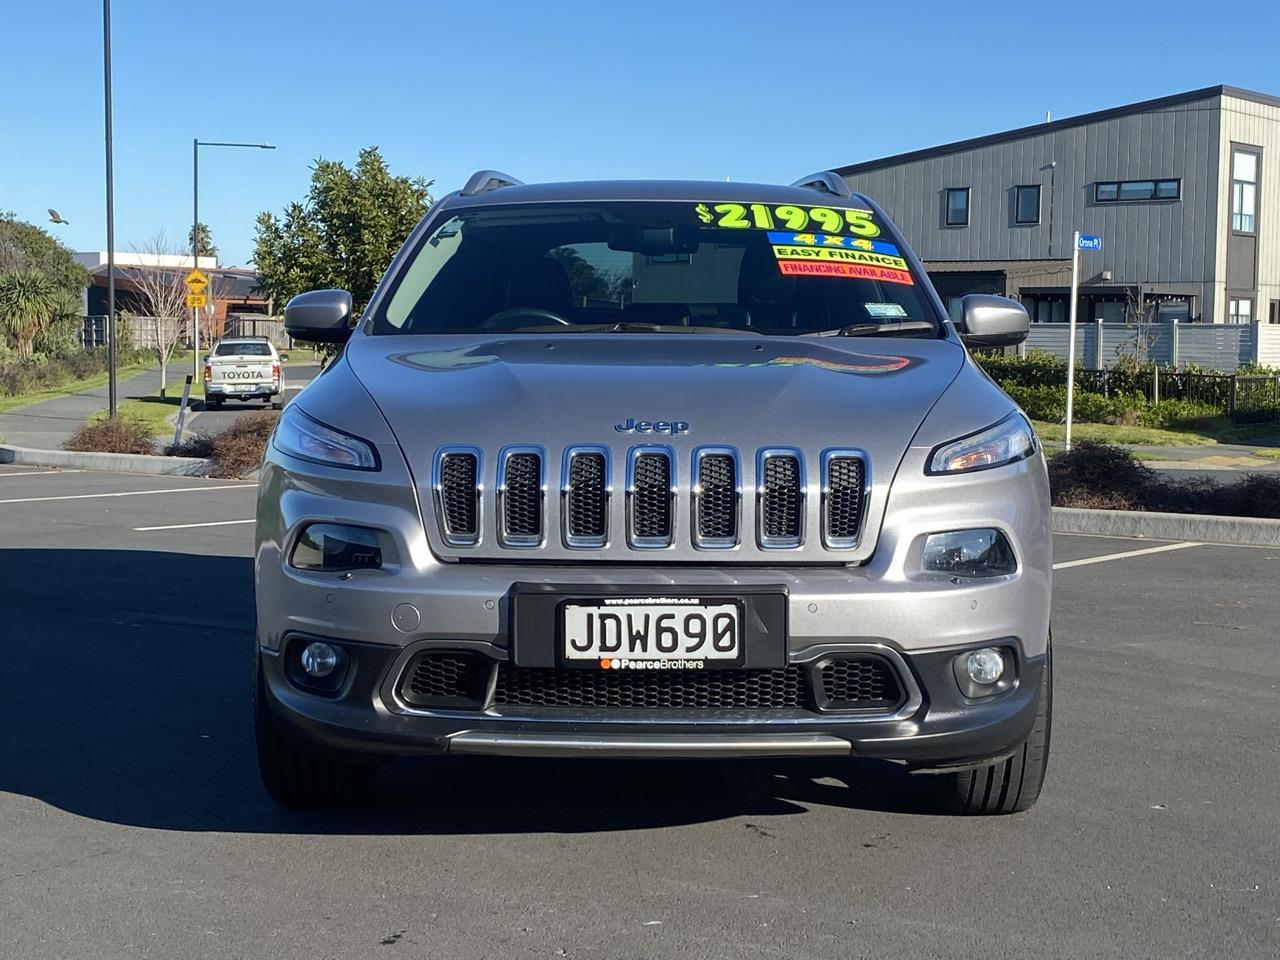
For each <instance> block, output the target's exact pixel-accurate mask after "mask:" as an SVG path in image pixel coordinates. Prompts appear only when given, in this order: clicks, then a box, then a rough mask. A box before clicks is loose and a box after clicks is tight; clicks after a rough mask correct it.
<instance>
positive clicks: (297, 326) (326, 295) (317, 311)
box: [284, 290, 352, 343]
mask: <svg viewBox="0 0 1280 960" xmlns="http://www.w3.org/2000/svg"><path fill="white" fill-rule="evenodd" d="M351 310H352V301H351V294H350V293H348V292H347V291H346V290H310V291H308V292H306V293H300V294H298V295H297V296H296V297H294V298H293V299H292V300H290V301H289V303H288V304H287V305H286V306H285V308H284V329H285V333H287V334H289V336H291V337H293V339H295V340H306V341H308V342H310V343H345V342H346V340H347V338H348V337H349V336H351Z"/></svg>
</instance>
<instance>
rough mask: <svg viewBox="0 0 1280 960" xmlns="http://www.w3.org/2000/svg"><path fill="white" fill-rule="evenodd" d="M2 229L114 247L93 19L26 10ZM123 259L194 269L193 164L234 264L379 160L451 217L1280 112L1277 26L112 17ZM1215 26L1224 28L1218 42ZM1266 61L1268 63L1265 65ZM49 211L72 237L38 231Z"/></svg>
mask: <svg viewBox="0 0 1280 960" xmlns="http://www.w3.org/2000/svg"><path fill="white" fill-rule="evenodd" d="M5 6H6V10H5V13H4V15H3V21H2V22H0V28H2V30H3V33H4V43H3V48H4V49H3V52H2V53H0V210H14V211H15V212H17V213H18V215H19V216H21V217H23V218H25V219H28V220H32V221H34V222H36V223H41V224H44V225H46V226H49V228H50V229H51V230H53V231H54V232H55V233H56V235H57V236H59V237H60V238H61V239H62V240H63V241H64V242H66V243H67V244H68V245H70V246H71V247H73V248H75V249H80V250H96V249H102V248H103V247H104V246H105V231H106V228H105V212H104V200H103V182H104V175H103V151H102V40H101V4H100V2H98V0H44V2H40V3H30V2H26V0H13V2H12V3H7V4H5ZM112 10H113V13H112V19H113V34H114V60H115V73H114V85H115V141H116V150H115V159H116V237H117V243H116V246H117V248H119V249H126V250H127V249H129V248H130V246H131V245H136V246H142V245H143V244H144V243H145V242H146V240H147V238H148V237H150V236H152V235H153V234H154V233H155V232H156V231H157V230H159V229H162V228H163V229H164V230H165V231H166V232H167V234H168V236H169V237H170V238H171V239H172V240H175V241H178V242H184V241H185V238H186V235H187V230H188V227H189V223H190V217H191V140H192V138H193V137H197V136H198V137H200V138H201V139H205V140H249V141H268V142H271V143H274V144H276V145H277V146H278V149H277V150H275V151H273V152H264V151H250V150H202V152H201V190H200V194H201V201H200V207H201V214H202V217H201V219H204V220H206V221H207V222H208V223H209V224H210V227H211V229H212V231H213V236H214V240H215V242H216V243H217V244H218V245H219V247H220V248H221V252H222V255H223V257H222V258H223V262H224V263H230V264H244V263H245V262H247V261H248V260H249V258H250V256H251V254H252V248H253V221H254V217H255V216H256V214H257V213H258V212H259V211H261V210H264V209H271V210H279V209H280V208H281V207H282V206H283V205H284V204H285V203H287V202H288V201H290V200H294V199H300V198H301V197H302V196H303V194H304V193H305V191H306V188H307V181H308V176H309V169H308V168H309V165H310V164H311V162H312V161H313V160H314V159H315V158H317V157H325V158H331V159H343V160H347V161H351V160H354V158H355V155H356V151H357V150H358V149H359V148H360V147H362V146H366V145H369V144H377V145H378V146H380V147H381V148H382V151H383V154H384V156H385V157H386V158H387V160H388V161H389V163H390V164H391V167H392V169H393V171H395V172H396V173H407V174H421V175H423V176H426V177H428V178H434V179H435V180H436V184H437V186H436V188H435V192H436V194H437V195H439V194H442V193H445V192H448V191H449V190H452V189H455V188H456V187H457V186H459V185H461V183H462V181H463V180H465V178H466V177H467V175H468V174H470V173H471V172H472V171H473V170H475V169H477V168H481V167H496V168H498V169H500V170H505V171H507V172H509V173H512V174H514V175H515V176H517V177H520V178H521V179H524V180H530V181H533V180H562V179H581V178H598V177H676V178H713V179H723V178H725V177H732V178H733V179H734V180H763V181H789V180H791V179H794V178H795V177H797V176H799V175H801V174H804V173H809V172H812V171H813V170H815V169H820V168H823V167H828V166H836V165H839V164H843V163H852V162H855V161H858V160H864V159H869V158H872V157H877V156H882V155H885V154H890V153H896V152H900V151H903V150H909V149H914V148H917V147H923V146H930V145H933V144H937V143H941V142H945V141H948V140H956V139H961V138H964V137H970V136H977V135H980V134H983V133H990V132H993V131H997V130H1002V129H1007V128H1009V127H1014V126H1022V125H1025V124H1030V123H1036V122H1038V121H1041V120H1043V119H1044V115H1045V111H1046V110H1051V111H1052V112H1053V116H1054V117H1055V118H1057V117H1065V116H1068V115H1071V114H1075V113H1083V112H1087V111H1090V110H1095V109H1101V108H1104V107H1109V106H1116V105H1119V104H1122V103H1126V102H1131V101H1134V100H1141V99H1146V98H1150V97H1157V96H1162V95H1165V94H1169V93H1175V92H1179V91H1183V90H1190V89H1194V88H1197V87H1203V86H1209V85H1212V84H1216V83H1228V84H1233V85H1235V86H1240V87H1246V88H1249V89H1254V90H1261V91H1263V92H1267V93H1272V94H1280V56H1273V55H1271V54H1268V53H1267V52H1266V51H1267V49H1269V48H1268V47H1267V43H1268V42H1270V41H1264V40H1263V38H1265V37H1271V38H1272V39H1274V38H1275V37H1276V36H1277V35H1278V34H1280V4H1276V3H1275V2H1274V0H1237V2H1234V3H1231V4H1225V5H1223V6H1221V7H1214V6H1212V5H1208V4H1204V3H1186V2H1182V0H1167V2H1164V3H1162V4H1159V5H1156V4H1151V3H1149V2H1133V0H1113V2H1109V3H1090V2H1079V3H1074V4H1072V5H1070V10H1068V5H1067V4H1065V3H1061V2H1060V3H1054V4H1052V5H1050V4H1040V3H1028V2H1026V0H1022V2H1004V0H999V2H987V3H984V2H980V0H976V2H974V3H971V4H966V5H960V6H957V5H956V4H955V3H954V2H950V3H945V4H944V3H936V2H932V0H922V2H916V3H871V2H859V3H852V2H843V3H842V2H839V0H833V2H828V3H804V4H796V3H779V2H776V0H775V2H769V3H764V2H754V0H739V2H736V3H728V2H726V3H721V2H697V0H684V2H680V3H666V2H655V0H649V2H634V0H633V2H630V3H626V4H621V3H611V2H603V0H596V2H586V3H578V2H559V3H557V2H552V3H539V4H533V3H506V2H497V0H491V2H486V3H479V4H476V3H465V4H464V3H456V2H455V3H438V2H427V0H420V2H409V0H363V2H360V3H352V2H350V0H341V2H338V0H256V2H252V3H250V2H242V0H222V2H218V3H205V4H199V5H195V4H191V5H182V4H174V3H172V2H171V0H169V2H163V3H161V2H155V0H114V3H113V8H112ZM1209 11H1212V14H1211V15H1210V13H1209ZM1272 45H1273V46H1274V44H1272ZM47 207H55V208H56V209H58V210H59V211H60V212H61V213H62V215H63V216H64V217H65V218H66V219H68V220H69V221H71V225H70V226H63V227H54V226H51V225H49V224H47V219H48V217H47V214H46V213H45V208H47Z"/></svg>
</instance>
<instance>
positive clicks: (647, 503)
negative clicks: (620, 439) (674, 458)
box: [631, 453, 672, 546]
mask: <svg viewBox="0 0 1280 960" xmlns="http://www.w3.org/2000/svg"><path fill="white" fill-rule="evenodd" d="M632 469H633V477H632V490H631V498H632V499H631V537H632V542H633V543H635V544H637V545H640V546H665V545H666V544H669V543H670V542H671V530H672V525H671V520H672V517H671V511H672V506H671V458H670V457H668V456H667V455H666V454H665V453H641V454H638V455H637V456H636V458H635V463H634V465H633V468H632Z"/></svg>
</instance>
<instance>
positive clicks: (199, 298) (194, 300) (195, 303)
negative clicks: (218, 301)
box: [187, 293, 209, 308]
mask: <svg viewBox="0 0 1280 960" xmlns="http://www.w3.org/2000/svg"><path fill="white" fill-rule="evenodd" d="M208 304H209V297H208V294H204V293H188V294H187V306H188V307H195V308H199V307H204V306H208Z"/></svg>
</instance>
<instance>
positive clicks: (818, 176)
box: [792, 170, 853, 197]
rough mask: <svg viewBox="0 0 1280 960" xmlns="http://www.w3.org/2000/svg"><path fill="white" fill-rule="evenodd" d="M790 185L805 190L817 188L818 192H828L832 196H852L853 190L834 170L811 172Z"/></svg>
mask: <svg viewBox="0 0 1280 960" xmlns="http://www.w3.org/2000/svg"><path fill="white" fill-rule="evenodd" d="M792 186H793V187H803V188H804V189H806V190H817V191H818V192H819V193H829V194H831V195H832V196H833V197H852V196H853V190H851V189H850V188H849V184H848V183H846V182H845V179H844V177H842V176H840V174H838V173H836V172H835V171H834V170H823V171H822V172H821V173H811V174H809V176H807V177H801V178H800V179H799V180H797V181H796V182H795V183H793V184H792Z"/></svg>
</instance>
